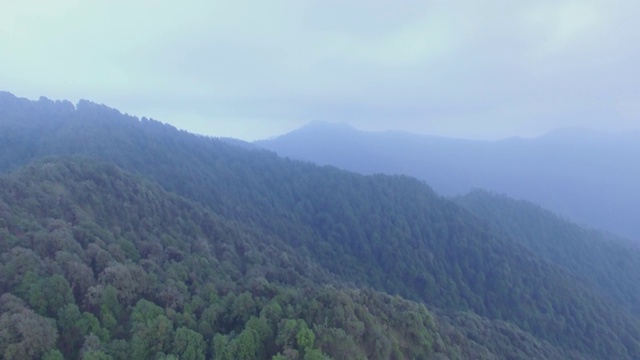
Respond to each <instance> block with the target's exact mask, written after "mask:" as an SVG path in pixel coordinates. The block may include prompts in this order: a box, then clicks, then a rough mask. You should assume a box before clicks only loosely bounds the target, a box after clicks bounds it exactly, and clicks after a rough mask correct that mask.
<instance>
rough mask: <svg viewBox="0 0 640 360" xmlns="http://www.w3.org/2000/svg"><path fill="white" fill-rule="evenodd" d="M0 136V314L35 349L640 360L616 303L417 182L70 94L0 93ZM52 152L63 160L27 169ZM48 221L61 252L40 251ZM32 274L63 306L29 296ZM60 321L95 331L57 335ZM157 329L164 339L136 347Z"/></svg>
mask: <svg viewBox="0 0 640 360" xmlns="http://www.w3.org/2000/svg"><path fill="white" fill-rule="evenodd" d="M0 126H1V128H0V138H1V139H0V140H2V141H0V147H2V149H0V150H1V153H0V154H1V155H0V169H3V170H5V171H8V170H13V171H12V173H11V174H10V175H9V176H8V177H7V178H5V179H4V181H5V184H3V187H2V188H3V201H4V203H3V204H2V207H1V208H0V209H3V210H2V211H3V214H10V215H11V216H9V215H7V217H6V219H5V223H4V224H0V225H3V226H4V228H3V231H4V234H3V244H2V251H3V256H4V257H5V258H6V259H7V260H8V259H19V260H17V261H18V262H17V263H16V262H15V261H14V262H13V265H11V266H13V268H11V267H9V265H7V264H8V262H6V261H3V266H4V267H3V269H2V276H3V278H2V281H3V282H2V284H1V285H2V290H3V292H4V293H6V294H5V295H4V296H3V298H2V299H3V300H2V301H3V302H2V304H0V305H1V306H2V309H1V310H2V314H3V315H2V316H3V318H2V319H3V320H2V321H7V324H11V326H13V327H15V328H16V329H17V328H18V327H19V326H21V325H20V324H21V323H20V322H19V321H18V319H17V317H16V316H15V315H16V313H17V312H19V311H18V310H17V309H20V311H22V313H29V314H31V315H32V318H33V321H43V319H46V318H50V319H55V323H56V325H55V326H54V325H52V327H51V328H49V330H52V331H51V332H50V334H49V335H50V338H55V339H56V340H54V341H53V342H49V343H48V344H49V345H50V346H49V348H46V349H42V350H43V351H42V353H44V352H45V351H44V350H46V352H47V354H48V356H49V357H50V358H55V356H61V355H63V356H65V358H76V357H77V356H78V354H81V355H82V356H84V357H85V358H86V357H87V356H90V355H87V354H94V353H95V354H98V355H95V354H94V355H95V356H105V357H107V358H108V356H111V357H112V358H127V356H131V354H133V356H134V357H136V358H150V359H151V358H160V357H162V356H164V357H169V358H170V357H171V356H178V358H187V357H184V356H186V355H183V354H184V353H185V351H186V350H185V349H186V347H185V346H187V345H184V344H191V342H189V341H191V340H193V341H195V343H197V344H199V345H197V348H198V349H199V350H198V351H195V350H194V351H195V352H194V353H197V354H198V356H200V355H202V356H206V357H207V358H209V357H214V358H223V359H224V358H271V357H272V356H283V357H284V358H323V357H325V356H331V357H333V358H336V359H341V358H345V359H346V358H380V359H384V358H437V357H442V358H470V357H477V358H505V359H506V358H522V359H525V358H572V357H573V358H621V359H625V358H628V359H633V358H638V357H639V356H640V345H639V341H640V325H639V324H640V321H639V320H638V316H637V315H636V314H634V313H633V312H631V311H629V310H628V309H627V307H626V306H622V305H621V304H619V303H618V302H616V301H615V300H614V299H611V298H609V297H608V296H604V295H603V294H602V292H601V291H599V290H597V289H594V288H593V287H592V284H590V283H589V282H587V281H584V280H583V279H581V278H580V276H578V275H577V274H575V273H573V272H572V271H570V269H567V268H566V267H564V266H562V265H561V264H558V263H556V262H554V261H553V259H549V258H547V257H545V256H541V255H540V254H538V253H536V251H535V249H532V248H531V247H528V246H526V244H522V243H520V242H518V241H514V240H513V239H512V238H511V237H510V236H512V235H514V234H512V233H507V232H505V231H496V230H495V228H494V226H493V224H491V223H490V222H485V221H486V220H481V219H479V218H478V217H476V216H474V215H472V214H471V213H470V212H468V211H467V210H465V209H464V208H462V207H460V206H459V205H457V204H456V203H454V202H451V201H449V200H447V199H445V198H442V197H440V196H438V195H437V194H435V193H434V192H433V191H432V190H431V189H430V188H429V187H428V186H427V185H425V184H424V183H422V182H420V181H417V180H415V179H412V178H408V177H398V176H362V175H356V174H352V173H349V172H345V171H341V170H338V169H335V168H331V167H317V166H314V165H311V164H306V163H301V162H297V161H291V160H286V159H281V158H279V157H277V156H276V155H274V154H272V153H269V152H266V151H259V150H251V149H247V148H242V147H238V146H234V145H231V144H228V143H227V142H224V141H220V140H216V139H211V138H206V137H202V136H196V135H192V134H188V133H186V132H182V131H178V130H176V129H174V128H172V127H170V126H167V125H164V124H161V123H159V122H156V121H153V120H147V119H142V120H138V119H137V118H133V117H130V116H126V115H122V114H120V113H119V112H117V111H116V110H113V109H109V108H107V107H105V106H103V105H97V104H93V103H90V102H87V101H81V102H80V103H79V104H78V105H77V107H74V106H73V105H71V104H70V103H65V102H53V101H50V100H47V99H40V100H39V101H36V102H33V101H28V100H25V99H18V98H15V97H13V96H12V95H10V94H8V93H2V94H0ZM54 155H55V156H58V155H63V156H70V155H71V156H73V157H72V158H70V159H64V160H56V159H52V160H47V161H42V160H37V159H39V158H42V157H50V156H54ZM34 160H36V163H35V164H33V165H30V166H29V167H27V168H24V169H20V168H21V167H22V166H24V165H25V164H27V163H29V162H32V161H34ZM95 161H98V162H99V163H100V164H98V165H94V164H92V163H93V162H95ZM103 163H104V164H103ZM111 164H112V165H111ZM129 172H130V173H131V174H129ZM12 188H13V189H14V190H9V189H12ZM15 189H17V190H15ZM117 194H120V195H117ZM181 196H183V197H184V198H182V197H181ZM24 200H29V201H24ZM4 217H5V216H4V215H3V218H4ZM52 224H53V225H52ZM56 224H57V225H56ZM58 228H61V229H63V230H64V231H61V232H60V233H63V234H66V235H65V236H66V242H64V241H63V244H64V245H60V244H58V243H57V242H56V241H53V244H51V243H52V241H51V239H52V238H55V237H54V236H50V235H48V234H50V233H52V234H53V233H54V232H55V231H57V229H58ZM36 234H39V235H38V236H36ZM56 234H58V233H56ZM63 237H64V236H63ZM74 242H75V243H76V244H74ZM67 246H69V249H67ZM63 248H64V250H62V249H63ZM70 249H71V250H70ZM58 253H68V254H65V255H64V256H62V255H60V258H58ZM96 254H99V255H96ZM3 260H4V259H3ZM70 263H72V264H74V265H73V266H75V267H78V268H82V269H84V274H85V279H84V280H83V281H85V282H86V284H85V287H84V288H79V287H78V286H77V285H75V283H74V281H76V280H74V279H73V278H71V276H72V275H75V274H77V273H80V271H69V273H68V274H67V273H65V269H66V267H65V266H67V265H65V264H70ZM111 264H113V265H111ZM112 266H113V267H115V269H111V267H112ZM32 267H33V268H34V269H36V270H32V269H31V268H32ZM14 268H15V269H14ZM108 268H109V269H110V270H109V271H108V272H107V273H106V274H105V271H106V269H108ZM16 269H17V270H16ZM87 269H89V270H90V271H88V270H87ZM125 274H126V275H125ZM54 277H55V279H54V280H51V279H53V278H54ZM43 279H44V280H43ZM47 279H48V280H47ZM122 279H125V280H127V281H128V280H129V279H132V280H131V284H129V285H127V286H121V287H120V288H119V287H117V286H116V285H114V283H113V282H118V281H119V280H122ZM136 279H137V280H136ZM140 279H142V280H140ZM46 281H52V282H57V284H58V286H61V287H62V288H65V284H66V285H67V286H68V287H69V289H70V290H71V296H67V297H66V298H65V299H64V300H59V301H58V303H55V304H53V305H51V304H48V302H47V301H40V302H38V301H39V300H38V296H40V298H43V299H48V298H50V297H49V296H46V295H38V294H37V292H38V291H39V290H37V289H43V288H49V287H48V286H44V285H45V282H46ZM65 281H66V283H65ZM136 281H138V283H136ZM46 284H48V283H46ZM60 284H62V285H60ZM82 289H83V290H82ZM65 292H66V290H65V291H62V293H65ZM32 293H35V295H34V294H32ZM66 293H67V294H68V292H66ZM384 293H388V294H390V295H386V294H384ZM397 295H399V296H401V297H402V298H400V297H398V296H397ZM403 298H404V299H408V300H404V299H403ZM103 299H109V300H108V301H110V303H109V305H104V304H102V303H101V301H103ZM114 299H115V300H117V301H115V300H114ZM238 299H240V300H238ZM274 299H275V300H274ZM104 301H107V300H104ZM114 301H115V302H117V304H118V305H117V306H116V305H114ZM274 302H277V303H278V306H277V307H276V306H275V305H273V303H274ZM214 305H215V309H214V310H211V311H207V310H208V309H209V308H210V307H212V306H214ZM73 306H75V308H74V307H73ZM114 306H115V308H113V307H114ZM425 306H426V307H425ZM109 307H111V308H113V309H111V310H109V309H108V308H109ZM62 308H65V309H66V308H69V309H70V310H69V311H70V312H72V313H73V314H75V315H73V316H75V317H73V319H75V320H74V321H67V320H64V319H65V318H61V316H62V315H63V314H61V313H59V310H56V311H54V309H62ZM273 308H280V310H279V311H276V310H274V309H273ZM105 309H106V310H105ZM339 309H342V310H339ZM427 309H430V310H431V311H429V310H427ZM76 310H77V311H76ZM274 311H275V314H274V313H272V312H274ZM103 312H104V313H103ZM230 314H235V315H230ZM349 314H351V315H349ZM65 316H66V315H65ZM69 316H71V315H69ZM85 318H86V319H89V320H86V321H85V320H82V321H85V322H82V321H80V320H79V319H85ZM30 319H31V318H30ZM30 321H31V320H30ZM77 321H80V322H81V323H83V324H84V323H86V322H87V321H88V322H90V323H91V324H93V325H91V326H92V327H87V326H88V325H87V326H85V325H78V326H79V327H81V329H79V330H74V331H71V332H68V331H66V330H64V328H62V326H71V325H68V323H69V322H73V323H74V324H76V322H77ZM65 324H66V325H65ZM145 324H146V325H145ZM74 326H75V325H74ZM158 332H162V333H163V334H166V336H165V337H164V338H163V339H165V340H164V342H162V344H164V345H158V347H152V346H151V345H150V344H148V343H145V342H144V340H143V338H144V334H147V336H149V334H154V336H155V335H157V334H158ZM18 333H19V332H18ZM54 333H57V334H58V337H57V338H56V337H55V336H53V335H51V334H54ZM69 333H74V334H77V337H76V338H74V339H73V340H69V339H65V336H66V334H69ZM178 333H180V335H178ZM294 333H295V334H294ZM91 334H93V335H91ZM196 334H199V336H198V335H196ZM187 335H188V336H187ZM184 338H189V339H191V340H189V341H187V340H184ZM178 339H180V340H178ZM194 339H200V340H198V341H196V340H194ZM310 339H311V340H310ZM497 339H499V340H497ZM19 340H20V338H16V337H15V336H14V335H11V334H4V333H3V334H0V353H2V352H3V353H4V354H5V355H4V356H5V357H6V356H7V354H12V353H7V351H9V352H10V351H14V352H15V351H27V350H20V349H23V348H24V349H28V347H26V346H25V345H24V344H23V343H24V341H22V342H20V341H19ZM16 343H18V344H23V345H15V344H16ZM52 344H53V345H52ZM145 344H146V345H145ZM248 344H251V345H248ZM256 344H260V345H256ZM269 344H271V345H269ZM20 346H22V347H20ZM150 346H151V347H150ZM180 346H183V347H184V348H183V347H180ZM189 346H191V345H189ZM193 346H196V345H193ZM55 349H57V350H55ZM83 349H84V350H83ZM89 349H93V350H89ZM94 350H95V351H94ZM136 351H137V352H136ZM278 354H279V355H278ZM94 355H91V356H94ZM33 356H34V358H36V357H37V356H36V355H33ZM314 356H315V357H314ZM98 358H100V357H98ZM196 358H200V357H196Z"/></svg>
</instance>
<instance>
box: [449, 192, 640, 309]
mask: <svg viewBox="0 0 640 360" xmlns="http://www.w3.org/2000/svg"><path fill="white" fill-rule="evenodd" d="M456 202H457V203H459V204H461V205H462V206H464V207H465V208H466V209H468V210H470V211H471V212H473V213H474V214H475V215H476V216H478V217H480V218H482V219H484V220H486V221H487V222H488V223H490V224H492V225H493V226H494V229H495V230H496V231H500V232H503V233H504V234H505V235H506V236H509V237H510V238H511V239H513V240H516V241H518V242H520V243H521V244H523V245H525V246H526V247H528V248H529V249H531V250H532V251H534V252H535V253H536V254H538V255H540V256H542V257H544V258H546V259H548V260H549V261H552V262H554V263H556V264H558V265H560V266H562V267H563V268H565V269H566V270H568V271H570V272H571V273H573V274H575V275H577V276H579V277H580V278H581V279H582V280H583V281H585V282H587V283H589V284H590V285H591V286H593V287H594V288H597V289H599V290H600V291H601V292H602V293H603V294H604V295H607V296H610V297H611V298H613V299H615V301H617V302H619V303H621V304H624V305H626V306H628V307H629V308H631V309H632V310H633V311H634V312H635V313H636V314H640V281H639V280H638V279H640V247H639V246H638V245H637V244H635V243H632V242H629V241H627V240H624V239H621V238H618V237H616V236H614V235H611V234H607V233H603V232H601V231H597V230H593V229H587V228H584V227H581V226H578V225H575V224H573V223H571V222H569V221H568V220H566V219H563V218H561V217H559V216H558V215H556V214H553V213H552V212H550V211H548V210H545V209H542V208H540V207H539V206H537V205H534V204H532V203H530V202H527V201H524V200H514V199H511V198H509V197H507V196H504V195H497V194H493V193H490V192H487V191H482V190H476V191H473V192H471V193H469V194H467V195H465V196H461V197H458V198H456Z"/></svg>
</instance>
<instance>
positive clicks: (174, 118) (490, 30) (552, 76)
mask: <svg viewBox="0 0 640 360" xmlns="http://www.w3.org/2000/svg"><path fill="white" fill-rule="evenodd" d="M638 10H640V4H639V5H637V4H636V2H633V1H616V2H610V1H604V0H585V1H579V2H578V1H562V2H557V1H545V0H543V1H517V2H513V1H506V0H488V1H482V2H479V1H472V0H463V1H455V2H445V1H432V2H423V1H412V0H407V1H401V2H390V1H381V0H379V1H378V0H374V1H362V0H352V1H346V0H345V1H337V0H311V1H293V0H275V1H269V2H256V1H242V0H240V1H233V2H231V1H227V2H223V1H200V0H186V1H181V2H157V1H134V2H128V1H127V2H125V1H121V0H115V1H104V0H99V1H92V2H86V1H79V0H64V1H56V2H50V1H35V0H25V1H22V2H11V3H9V4H5V5H3V11H2V12H1V13H0V42H2V44H3V47H2V49H0V67H1V69H2V70H0V82H1V83H2V84H4V85H5V86H7V87H8V88H7V89H6V90H9V91H14V92H16V93H18V95H23V96H29V97H37V96H39V95H41V94H42V95H47V96H50V97H57V98H69V99H71V100H77V99H78V98H81V97H82V98H90V99H93V100H96V101H99V102H104V103H107V104H109V105H112V106H115V107H118V108H121V109H122V110H123V111H127V112H131V113H134V114H137V115H140V116H143V115H144V116H152V117H154V118H158V119H160V120H163V121H169V122H172V123H174V124H176V125H177V126H178V127H181V128H186V129H189V130H191V131H196V132H201V133H210V134H215V133H216V131H219V132H222V133H225V134H228V135H234V134H235V136H238V137H243V136H244V137H261V136H260V133H263V135H264V136H269V135H274V134H273V133H269V129H273V130H274V131H276V130H277V131H281V130H282V129H288V128H290V127H295V126H296V125H297V124H302V123H303V122H305V121H309V120H314V119H324V120H336V121H349V122H352V123H354V124H355V125H356V126H360V127H363V128H369V129H382V128H394V127H396V128H403V129H407V130H412V131H417V132H438V133H442V134H446V135H464V136H481V137H489V136H491V134H494V135H493V136H504V135H512V134H523V135H527V134H534V133H539V132H543V131H547V130H550V129H551V128H553V127H557V126H567V125H576V123H578V125H585V126H589V127H596V128H597V127H610V128H619V129H622V128H630V127H634V126H636V127H637V126H640V125H637V124H638V123H640V122H637V121H636V122H634V121H633V119H637V117H638V115H639V110H638V107H637V106H635V99H636V98H637V97H636V95H637V90H635V89H636V87H637V85H636V84H637V81H638V80H639V79H638V77H639V75H640V74H638V70H637V66H636V65H635V63H636V61H637V58H638V55H640V51H639V50H640V47H639V45H636V41H635V39H634V36H635V34H637V33H638V30H640V29H638V27H639V26H638V25H636V20H635V19H636V18H637V17H636V16H635V15H637V14H638V13H639V11H638ZM634 14H635V15H634ZM181 114H182V115H181ZM605 115H606V116H607V119H603V118H598V116H605ZM234 119H235V120H234ZM207 122H209V123H210V124H211V126H207ZM243 129H245V130H243ZM243 134H244V135H243ZM474 134H475V135H474Z"/></svg>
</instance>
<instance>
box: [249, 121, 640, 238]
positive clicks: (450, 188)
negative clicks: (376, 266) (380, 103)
mask: <svg viewBox="0 0 640 360" xmlns="http://www.w3.org/2000/svg"><path fill="white" fill-rule="evenodd" d="M255 144H256V145H259V146H261V147H263V148H265V149H269V150H273V151H275V152H277V153H278V154H280V155H281V156H287V157H291V158H293V159H300V160H305V161H312V162H315V163H317V164H320V165H333V166H337V167H339V168H342V169H346V170H351V171H356V172H359V173H363V174H375V173H385V174H405V175H410V176H413V177H416V178H418V179H422V180H424V181H426V182H427V183H428V184H429V185H431V186H433V188H434V189H435V190H436V191H437V192H438V193H440V194H443V195H447V196H451V195H460V194H464V193H467V192H469V191H470V190H471V189H473V188H482V189H487V190H490V191H495V192H498V193H504V194H507V195H508V196H510V197H515V198H520V199H527V200H529V201H532V202H534V203H536V204H540V205H541V206H543V207H544V208H547V209H550V210H552V211H554V212H557V213H560V214H563V215H564V216H566V217H569V218H571V219H572V220H574V221H576V222H578V223H581V224H588V225H589V226H591V227H595V228H601V229H605V230H608V231H611V232H614V233H617V234H619V235H622V236H624V237H628V238H630V239H632V240H636V241H640V222H638V221H637V219H636V216H635V214H637V213H639V212H640V171H639V170H638V167H637V166H634V164H636V163H638V159H640V133H626V134H625V133H622V134H606V133H595V132H589V131H585V130H570V129H567V130H558V131H555V132H552V133H549V134H547V135H545V136H542V137H538V138H533V139H520V138H511V139H505V140H499V141H473V140H461V139H449V138H442V137H435V136H423V135H416V134H410V133H403V132H392V131H389V132H365V131H359V130H356V129H354V128H352V127H350V126H348V125H346V124H329V123H322V122H316V123H311V124H309V125H307V126H305V127H303V128H301V129H298V130H295V131H293V132H291V133H288V134H285V135H282V136H280V137H278V138H275V139H270V140H264V141H257V142H255Z"/></svg>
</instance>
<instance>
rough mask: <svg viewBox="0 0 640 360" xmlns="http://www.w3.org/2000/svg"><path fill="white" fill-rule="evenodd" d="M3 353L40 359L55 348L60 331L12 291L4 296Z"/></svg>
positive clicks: (0, 319)
mask: <svg viewBox="0 0 640 360" xmlns="http://www.w3.org/2000/svg"><path fill="white" fill-rule="evenodd" d="M0 311H1V314H0V355H1V356H3V358H4V359H25V360H29V359H40V358H42V356H43V355H44V354H45V353H46V352H48V351H49V350H52V349H54V348H55V344H56V340H57V338H58V331H57V330H56V328H55V327H54V326H53V325H52V322H51V321H50V320H49V319H47V318H45V317H42V316H40V315H38V314H36V313H35V312H33V311H32V310H31V309H29V308H27V307H26V306H25V304H24V302H23V301H22V300H20V299H19V298H17V297H15V296H14V295H11V294H4V295H2V296H1V297H0Z"/></svg>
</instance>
